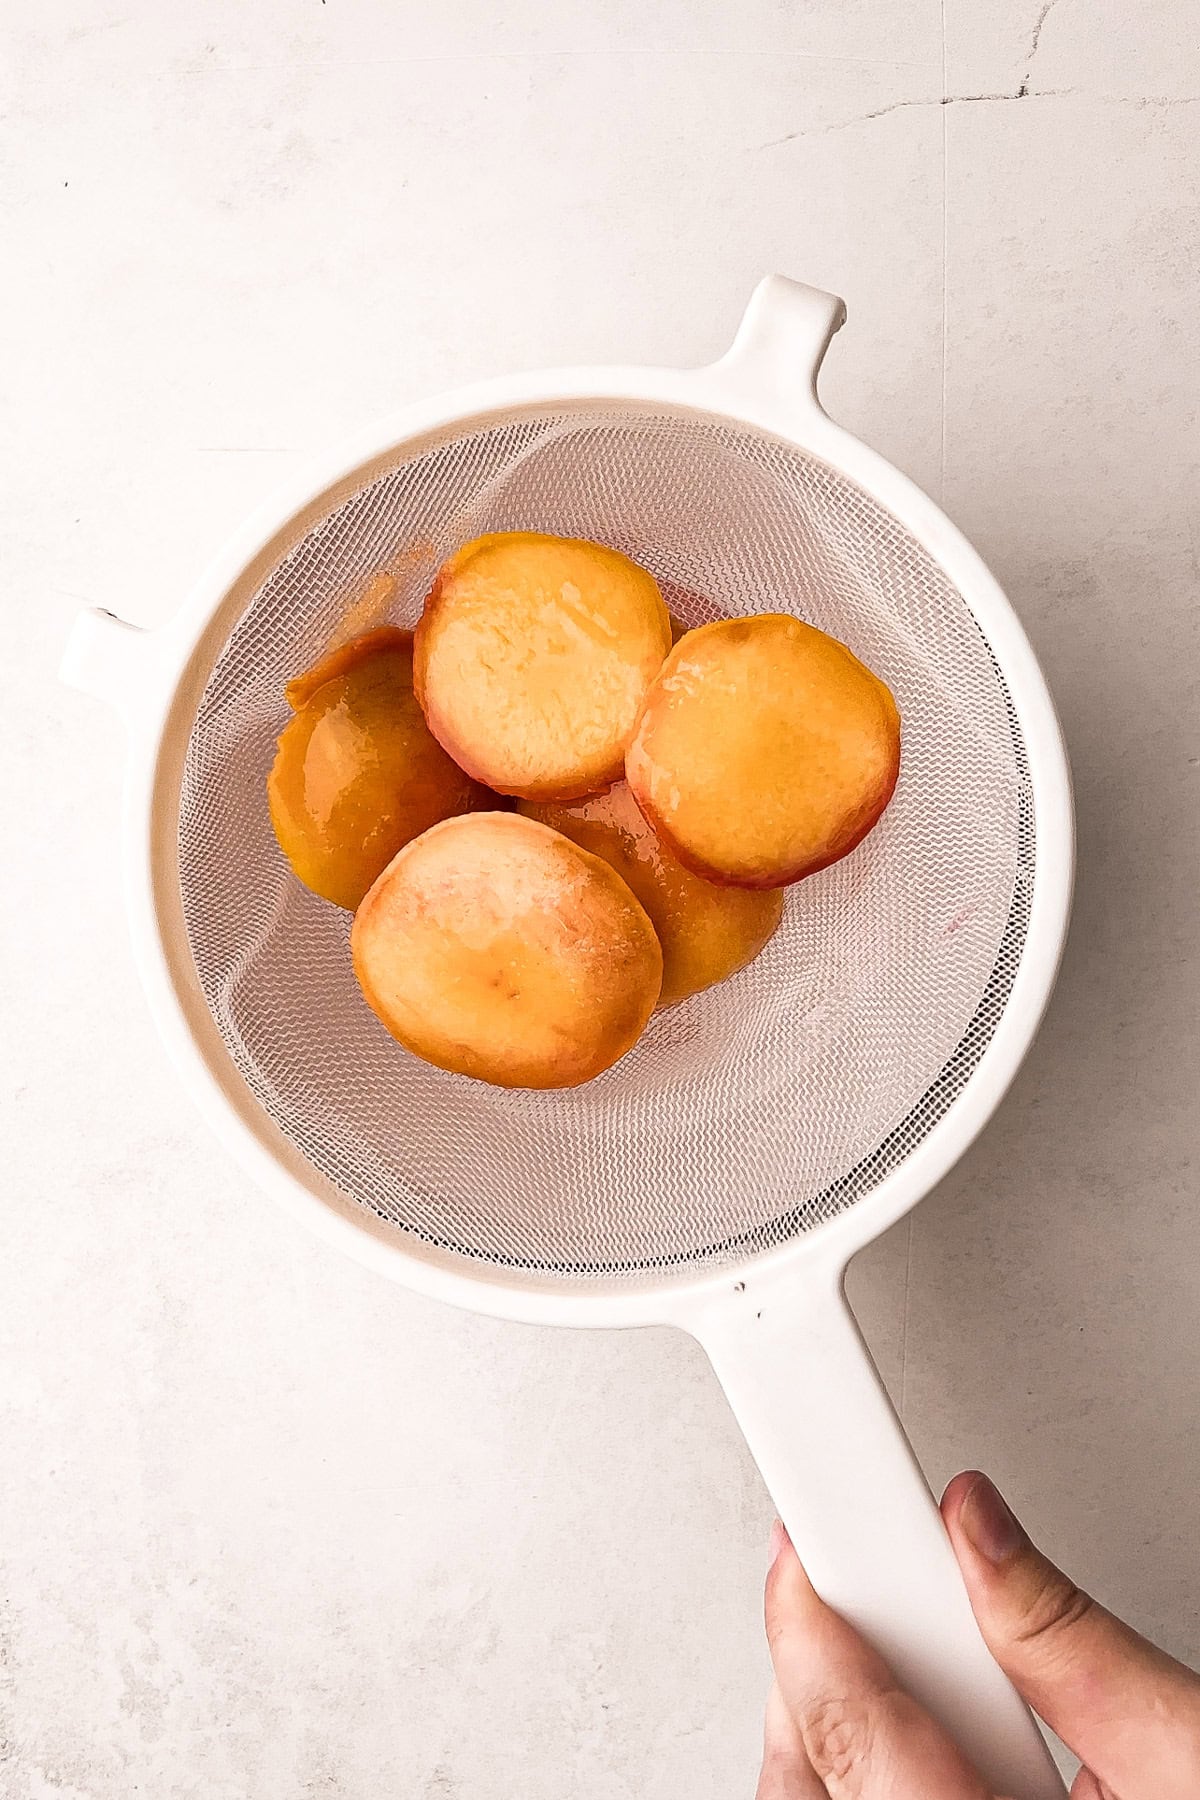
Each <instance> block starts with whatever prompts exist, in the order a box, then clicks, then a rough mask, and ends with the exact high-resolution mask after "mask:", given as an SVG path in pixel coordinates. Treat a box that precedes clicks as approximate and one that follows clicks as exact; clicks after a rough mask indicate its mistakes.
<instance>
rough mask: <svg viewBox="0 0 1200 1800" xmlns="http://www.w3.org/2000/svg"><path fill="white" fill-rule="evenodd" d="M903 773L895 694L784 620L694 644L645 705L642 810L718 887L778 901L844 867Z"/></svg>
mask: <svg viewBox="0 0 1200 1800" xmlns="http://www.w3.org/2000/svg"><path fill="white" fill-rule="evenodd" d="M899 769H900V715H899V713H898V712H897V710H896V703H895V701H894V700H893V698H892V695H891V693H890V692H889V691H888V689H887V688H886V687H885V686H884V684H883V682H882V681H880V680H879V679H878V678H877V677H876V676H875V675H873V674H872V673H871V671H870V670H869V669H867V668H865V667H864V666H863V664H862V663H860V662H859V661H858V658H857V657H855V656H854V655H853V654H852V653H851V652H850V651H849V650H848V649H847V648H846V646H845V645H844V644H840V643H838V641H837V640H836V638H831V637H828V636H826V634H825V633H824V632H823V631H818V630H816V629H815V628H814V627H813V626H811V625H804V624H802V623H801V622H800V620H798V619H793V618H791V617H790V616H788V615H786V614H783V613H761V614H759V615H757V616H756V617H754V618H749V619H721V620H718V621H717V622H716V623H715V624H712V625H702V626H700V627H699V628H698V629H697V630H695V631H689V632H688V634H687V636H686V637H684V638H683V639H682V640H681V641H680V642H679V643H678V644H677V645H676V646H675V648H674V650H673V651H672V652H671V654H670V656H669V657H668V658H667V660H666V662H665V663H664V664H663V667H662V669H661V670H660V672H659V674H658V676H657V678H656V679H655V681H654V682H653V683H652V685H651V687H650V690H649V692H648V693H647V695H646V701H645V704H644V706H643V708H642V711H641V715H640V717H639V719H638V723H637V727H636V729H635V731H634V736H633V741H632V743H631V744H630V746H629V752H628V755H627V757H626V774H627V777H628V781H629V785H630V787H631V788H632V790H633V793H634V797H635V798H636V800H637V803H638V805H639V806H640V807H641V809H642V811H643V812H644V813H645V814H646V817H647V818H648V819H649V820H650V823H651V824H652V825H653V826H654V828H655V830H656V831H657V832H658V833H659V835H660V836H661V837H662V838H663V839H664V840H665V842H666V843H667V845H668V846H669V848H670V849H671V850H672V851H674V853H675V855H676V856H677V857H678V858H679V860H680V861H681V862H682V863H684V864H685V865H686V866H687V867H688V868H690V869H693V870H694V871H695V872H696V873H697V874H699V875H703V876H706V877H707V878H708V879H709V880H711V881H721V882H729V883H731V884H733V885H734V886H738V887H747V888H773V887H782V886H785V885H786V884H787V883H788V882H792V881H799V880H800V878H801V877H802V876H804V875H811V874H813V873H814V872H815V871H816V870H818V869H823V868H825V867H827V866H828V864H830V863H834V862H837V861H838V860H839V858H841V857H843V856H845V855H847V854H848V853H849V852H850V851H851V850H853V849H854V847H855V845H856V844H858V843H860V842H861V840H862V839H863V838H864V837H865V836H866V834H867V832H868V831H870V829H871V827H872V826H873V825H874V824H875V822H876V821H877V819H878V818H879V817H880V814H881V813H882V812H883V810H884V808H885V807H886V805H887V803H888V801H889V800H890V799H891V796H892V791H893V789H894V788H895V785H896V778H897V775H898V773H899Z"/></svg>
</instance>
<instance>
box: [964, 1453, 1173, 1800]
mask: <svg viewBox="0 0 1200 1800" xmlns="http://www.w3.org/2000/svg"><path fill="white" fill-rule="evenodd" d="M942 1516H943V1517H944V1519H945V1521H946V1528H947V1530H948V1531H949V1533H950V1539H951V1542H952V1543H953V1545H954V1553H955V1555H956V1556H957V1558H958V1561H959V1565H960V1567H961V1569H962V1572H963V1577H964V1580H965V1581H966V1585H967V1591H968V1593H969V1594H970V1597H971V1605H972V1606H973V1607H974V1609H975V1616H976V1618H977V1619H978V1621H979V1627H980V1630H981V1631H982V1633H983V1635H984V1638H985V1639H986V1640H987V1644H988V1648H989V1649H990V1650H991V1652H992V1655H993V1656H994V1657H995V1658H996V1661H997V1662H998V1663H999V1664H1000V1666H1001V1667H1002V1668H1003V1669H1004V1670H1005V1672H1006V1673H1007V1674H1008V1675H1009V1677H1010V1678H1011V1680H1012V1681H1013V1682H1014V1683H1015V1684H1016V1686H1017V1687H1018V1688H1019V1689H1020V1691H1021V1693H1022V1694H1023V1695H1024V1697H1025V1699H1026V1700H1027V1701H1028V1702H1029V1704H1030V1705H1031V1706H1032V1707H1033V1708H1034V1710H1035V1711H1036V1712H1038V1713H1040V1714H1041V1716H1042V1718H1043V1719H1045V1721H1046V1723H1047V1724H1048V1725H1050V1726H1051V1727H1052V1728H1053V1729H1054V1730H1055V1731H1056V1732H1057V1733H1058V1735H1059V1737H1060V1738H1062V1740H1063V1742H1064V1743H1066V1744H1067V1745H1069V1747H1070V1748H1071V1749H1072V1750H1073V1751H1074V1752H1075V1754H1076V1756H1078V1757H1079V1758H1080V1760H1081V1761H1082V1762H1083V1763H1085V1764H1086V1766H1087V1767H1088V1768H1089V1769H1091V1770H1092V1771H1093V1773H1094V1774H1096V1775H1097V1776H1098V1777H1099V1778H1100V1780H1101V1781H1102V1782H1104V1783H1106V1784H1107V1785H1108V1786H1109V1787H1111V1788H1113V1789H1115V1790H1116V1792H1118V1793H1120V1794H1128V1795H1130V1796H1137V1795H1139V1794H1143V1793H1145V1794H1149V1793H1150V1792H1153V1794H1154V1797H1155V1800H1194V1797H1195V1795H1196V1794H1197V1793H1198V1792H1200V1676H1196V1675H1194V1674H1193V1673H1192V1671H1191V1670H1190V1669H1186V1668H1184V1666H1183V1664H1182V1663H1178V1662H1176V1661H1175V1660H1174V1658H1173V1657H1170V1656H1167V1655H1166V1653H1165V1652H1164V1651H1162V1650H1158V1649H1156V1648H1155V1646H1154V1645H1153V1644H1148V1643H1147V1642H1146V1641H1145V1639H1144V1638H1140V1637H1139V1636H1138V1635H1137V1633H1136V1632H1135V1631H1133V1630H1131V1629H1130V1627H1129V1626H1128V1625H1124V1624H1122V1622H1121V1621H1120V1620H1119V1619H1114V1618H1113V1616H1112V1614H1111V1613H1108V1612H1105V1610H1104V1608H1103V1607H1102V1606H1098V1605H1097V1604H1096V1602H1095V1601H1094V1600H1092V1599H1091V1598H1090V1597H1089V1596H1088V1595H1087V1594H1085V1593H1084V1592H1083V1591H1082V1590H1081V1589H1080V1588H1078V1587H1076V1585H1075V1583H1074V1582H1073V1581H1071V1580H1070V1578H1069V1577H1068V1576H1066V1575H1064V1574H1063V1573H1062V1571H1061V1569H1057V1568H1055V1566H1054V1564H1053V1563H1052V1562H1050V1561H1048V1559H1047V1558H1046V1557H1044V1556H1043V1555H1042V1553H1041V1551H1040V1550H1038V1549H1037V1548H1036V1547H1035V1546H1034V1545H1033V1544H1032V1543H1031V1542H1030V1540H1029V1538H1028V1536H1027V1534H1026V1532H1025V1531H1024V1529H1023V1527H1022V1526H1021V1525H1019V1524H1018V1522H1017V1520H1016V1519H1015V1518H1014V1517H1013V1514H1012V1513H1011V1512H1010V1511H1009V1508H1008V1507H1007V1506H1006V1505H1005V1503H1004V1501H1003V1500H1002V1499H1001V1497H1000V1495H999V1494H998V1493H997V1491H996V1489H995V1488H994V1487H993V1486H992V1484H991V1482H990V1481H989V1480H988V1479H987V1476H986V1475H980V1474H978V1473H977V1472H975V1471H970V1472H968V1473H967V1474H964V1475H956V1476H955V1478H954V1480H953V1481H952V1482H951V1483H950V1486H949V1487H948V1488H947V1489H946V1493H945V1497H944V1498H943V1500H942ZM1148 1772H1152V1773H1150V1776H1149V1778H1150V1783H1151V1785H1150V1787H1147V1785H1146V1783H1147V1776H1148Z"/></svg>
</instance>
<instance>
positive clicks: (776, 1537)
mask: <svg viewBox="0 0 1200 1800" xmlns="http://www.w3.org/2000/svg"><path fill="white" fill-rule="evenodd" d="M787 1541H788V1534H787V1532H786V1531H785V1530H784V1528H783V1520H782V1519H776V1521H775V1523H774V1524H773V1525H772V1527H771V1541H770V1543H769V1544H768V1545H767V1567H768V1569H773V1568H774V1567H775V1559H776V1557H777V1556H778V1555H779V1552H780V1551H781V1550H782V1549H783V1546H784V1545H785V1544H786V1543H787Z"/></svg>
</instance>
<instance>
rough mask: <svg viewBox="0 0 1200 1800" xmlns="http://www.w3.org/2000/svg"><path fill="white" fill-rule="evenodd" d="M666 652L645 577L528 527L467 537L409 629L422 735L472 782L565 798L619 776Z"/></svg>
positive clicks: (595, 548)
mask: <svg viewBox="0 0 1200 1800" xmlns="http://www.w3.org/2000/svg"><path fill="white" fill-rule="evenodd" d="M670 647H671V623H670V619H669V617H668V615H667V609H666V606H665V605H664V604H663V599H662V595H661V594H660V593H659V590H658V587H657V584H656V583H655V581H654V579H653V577H652V576H651V575H648V574H647V572H646V571H645V569H642V568H640V567H639V566H638V564H637V563H635V562H631V561H630V559H629V558H628V557H627V556H622V555H621V553H620V552H619V551H617V550H610V549H609V548H608V547H607V546H606V545H604V544H593V543H588V542H587V541H585V540H584V539H582V538H561V537H548V536H545V535H544V534H542V533H539V532H533V531H506V532H493V533H492V534H490V535H489V536H487V537H480V538H475V539H474V540H473V541H472V542H471V543H469V544H465V545H464V546H463V548H462V549H461V550H459V551H458V552H457V553H456V555H454V556H452V557H451V558H450V560H449V562H447V563H446V564H445V565H444V566H443V568H442V569H441V571H440V572H439V574H438V577H437V580H436V581H435V583H434V586H433V590H432V592H431V593H430V595H429V598H428V600H427V601H426V603H425V611H424V614H423V616H422V619H421V622H420V624H419V625H418V627H417V637H416V664H415V667H416V687H417V695H418V698H419V699H420V702H421V705H422V706H423V708H424V709H425V717H426V718H427V719H428V721H429V728H430V730H431V731H432V732H433V734H434V736H435V737H436V738H437V740H438V742H439V743H440V744H442V745H443V746H444V747H445V749H446V750H447V751H448V752H449V754H450V755H451V756H452V757H453V758H454V760H455V762H457V763H458V764H459V765H460V766H461V767H462V768H464V769H466V770H468V771H469V772H470V774H472V775H473V776H474V777H475V778H476V780H477V781H482V782H486V784H487V785H488V787H490V788H493V789H495V791H496V792H497V793H502V794H515V795H517V796H518V797H520V798H522V799H526V800H573V799H577V798H579V797H580V796H581V795H583V794H591V793H597V792H599V791H600V790H601V789H602V788H605V787H608V786H609V785H610V784H611V783H612V782H614V781H617V780H619V779H620V776H621V770H622V767H623V763H624V756H625V747H626V745H627V744H628V742H629V736H630V733H631V732H632V730H633V725H634V720H635V719H636V718H637V714H638V709H639V707H640V706H641V703H642V700H643V698H644V696H645V693H646V689H647V687H648V686H649V684H650V681H651V680H652V678H653V677H654V675H655V674H657V672H658V669H659V668H660V666H661V664H662V660H663V658H664V657H665V655H666V654H667V651H668V650H669V649H670Z"/></svg>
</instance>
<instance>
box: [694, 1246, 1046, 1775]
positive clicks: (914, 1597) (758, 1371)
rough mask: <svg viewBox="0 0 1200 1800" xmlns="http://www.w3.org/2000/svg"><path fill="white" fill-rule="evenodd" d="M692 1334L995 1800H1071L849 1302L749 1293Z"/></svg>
mask: <svg viewBox="0 0 1200 1800" xmlns="http://www.w3.org/2000/svg"><path fill="white" fill-rule="evenodd" d="M730 1286H731V1290H732V1291H731V1292H730V1293H729V1294H728V1295H727V1296H723V1297H722V1299H721V1301H720V1302H719V1303H718V1304H716V1305H714V1306H712V1307H711V1308H710V1309H709V1310H707V1311H706V1312H705V1313H704V1315H703V1316H702V1317H701V1318H700V1319H699V1320H694V1321H692V1322H691V1329H692V1330H693V1332H694V1334H695V1335H696V1336H697V1337H698V1338H699V1340H700V1342H701V1343H702V1344H703V1346H704V1348H705V1350H706V1351H707V1352H708V1355H709V1357H710V1359H711V1361H712V1363H713V1366H714V1368H715V1369H716V1372H717V1375H718V1377H719V1378H720V1381H721V1385H722V1386H723V1388H724V1389H725V1393H726V1396H727V1397H728V1400H729V1403H730V1405H731V1407H732V1408H733V1412H734V1415H735V1417H736V1418H737V1420H738V1423H739V1424H740V1425H741V1427H742V1430H743V1431H744V1432H745V1434H746V1439H747V1442H748V1443H749V1445H750V1449H751V1451H752V1452H753V1454H754V1457H755V1460H756V1462H757V1463H758V1466H759V1468H760V1470H761V1471H762V1475H763V1478H764V1480H765V1482H766V1484H767V1487H768V1489H769V1490H770V1493H771V1496H772V1498H773V1500H774V1502H775V1506H776V1509H777V1510H778V1513H779V1516H780V1518H781V1519H782V1520H783V1522H784V1524H785V1525H786V1526H787V1529H788V1531H789V1533H790V1534H791V1538H792V1542H793V1543H794V1544H795V1546H796V1549H797V1551H798V1553H799V1555H800V1558H801V1561H802V1562H803V1563H804V1566H805V1568H806V1569H807V1571H808V1574H809V1576H810V1578H811V1580H812V1582H813V1585H814V1586H815V1587H816V1589H817V1591H818V1593H820V1594H821V1595H822V1597H823V1598H824V1599H825V1600H826V1601H828V1603H829V1604H830V1605H831V1606H833V1607H834V1608H835V1609H836V1610H837V1611H838V1612H839V1613H841V1614H842V1615H843V1617H844V1618H846V1619H848V1620H849V1621H850V1623H851V1624H853V1625H854V1626H856V1627H857V1629H858V1630H859V1631H861V1632H862V1634H863V1636H864V1637H865V1638H867V1639H868V1641H869V1642H870V1643H872V1644H873V1645H874V1646H875V1648H876V1649H877V1650H878V1651H879V1652H880V1653H881V1655H882V1656H883V1657H884V1659H885V1661H886V1662H887V1663H888V1665H889V1667H890V1668H891V1670H892V1672H893V1674H894V1675H895V1676H896V1678H897V1680H898V1681H899V1682H900V1683H901V1684H902V1685H903V1686H904V1687H905V1688H906V1689H907V1690H908V1692H909V1693H910V1694H912V1695H914V1696H915V1698H916V1699H918V1700H919V1701H921V1703H922V1704H923V1705H924V1706H925V1707H927V1708H928V1710H929V1711H930V1712H931V1713H933V1715H934V1716H935V1717H936V1718H938V1719H940V1720H941V1721H942V1723H943V1724H944V1725H945V1726H946V1728H947V1730H948V1731H950V1732H951V1733H952V1735H953V1736H954V1738H955V1740H956V1742H957V1743H958V1744H959V1745H960V1746H961V1748H962V1749H963V1751H964V1752H965V1753H966V1754H967V1755H968V1756H969V1757H970V1758H971V1759H972V1761H973V1762H974V1763H975V1765H976V1767H977V1768H978V1769H979V1771H980V1773H981V1774H982V1775H983V1777H984V1779H985V1780H986V1781H987V1782H988V1783H989V1785H990V1786H991V1788H992V1789H993V1791H994V1792H996V1793H998V1794H1005V1795H1011V1796H1012V1797H1013V1800H1063V1794H1064V1791H1065V1790H1064V1787H1063V1783H1062V1780H1061V1779H1060V1777H1059V1775H1058V1772H1057V1770H1056V1768H1055V1766H1054V1763H1053V1760H1052V1758H1051V1756H1050V1752H1049V1750H1048V1749H1047V1746H1046V1744H1045V1741H1044V1739H1043V1738H1042V1735H1041V1733H1040V1731H1039V1730H1038V1727H1037V1725H1036V1724H1035V1723H1034V1720H1033V1717H1032V1715H1031V1714H1030V1713H1029V1711H1028V1710H1027V1708H1026V1707H1025V1705H1024V1703H1023V1701H1022V1700H1021V1699H1020V1697H1019V1696H1018V1694H1017V1692H1016V1690H1015V1688H1013V1686H1012V1685H1011V1683H1010V1682H1009V1680H1008V1678H1007V1676H1006V1675H1004V1673H1003V1672H1002V1671H1001V1669H1000V1668H999V1667H998V1665H997V1664H996V1663H995V1662H994V1661H993V1659H992V1657H991V1654H990V1652H989V1651H988V1649H987V1647H986V1645H985V1644H984V1641H983V1638H982V1637H981V1636H980V1633H979V1628H978V1626H977V1625H976V1623H975V1618H974V1614H973V1613H972V1611H971V1606H970V1602H969V1601H968V1599H967V1594H966V1589H965V1588H964V1586H963V1583H962V1578H961V1576H960V1574H959V1570H958V1565H957V1563H956V1562H955V1559H954V1553H953V1551H952V1549H951V1547H950V1540H949V1538H948V1536H947V1534H946V1531H945V1528H944V1526H943V1524H942V1520H941V1517H940V1515H939V1513H938V1509H937V1507H936V1505H935V1504H934V1500H933V1496H932V1494H931V1493H930V1491H929V1488H928V1486H927V1484H926V1482H925V1478H924V1476H923V1475H922V1473H921V1470H920V1467H919V1465H918V1463H917V1460H916V1458H915V1456H914V1455H913V1451H912V1448H911V1446H910V1445H909V1442H908V1439H907V1438H906V1437H905V1435H904V1430H903V1427H902V1426H901V1424H900V1421H899V1419H898V1417H897V1416H896V1413H895V1412H894V1411H893V1408H892V1405H891V1402H890V1400H889V1399H888V1396H887V1393H886V1391H885V1389H884V1387H883V1383H882V1382H881V1381H880V1379H879V1376H878V1374H877V1372H876V1369H875V1365H874V1363H873V1362H872V1360H871V1355H870V1352H869V1350H868V1349H867V1347H866V1344H865V1343H864V1341H863V1338H862V1335H861V1333H860V1332H859V1329H858V1326H857V1324H856V1323H855V1320H854V1316H853V1314H852V1313H851V1311H850V1309H849V1306H848V1305H847V1302H846V1299H845V1296H844V1293H843V1291H842V1280H841V1271H840V1270H839V1271H837V1272H833V1271H830V1270H827V1269H822V1270H821V1272H820V1279H819V1280H816V1281H813V1280H811V1279H810V1280H808V1281H805V1280H804V1279H801V1280H799V1281H798V1280H797V1276H796V1273H795V1272H794V1271H793V1273H792V1275H791V1277H790V1278H780V1277H779V1276H775V1277H774V1278H772V1279H769V1280H766V1281H756V1280H755V1278H754V1274H753V1271H748V1272H747V1278H746V1280H745V1281H744V1282H743V1283H740V1284H737V1285H735V1284H733V1283H732V1282H731V1284H730Z"/></svg>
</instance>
